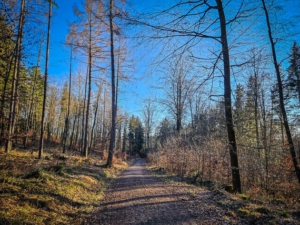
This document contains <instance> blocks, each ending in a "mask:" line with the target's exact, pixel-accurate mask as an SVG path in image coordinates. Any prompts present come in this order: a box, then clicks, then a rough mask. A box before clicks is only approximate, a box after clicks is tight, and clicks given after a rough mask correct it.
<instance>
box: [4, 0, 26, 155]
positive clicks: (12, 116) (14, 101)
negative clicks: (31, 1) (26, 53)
mask: <svg viewBox="0 0 300 225" xmlns="http://www.w3.org/2000/svg"><path fill="white" fill-rule="evenodd" d="M25 5H26V0H22V3H21V12H20V18H19V26H18V36H17V43H16V49H15V62H14V74H13V80H12V90H11V100H10V109H9V112H10V113H9V124H8V138H7V141H6V143H5V152H6V153H9V152H10V150H11V148H12V138H13V135H14V131H15V123H16V114H17V105H18V87H19V79H20V64H21V55H22V41H23V25H24V20H25Z"/></svg>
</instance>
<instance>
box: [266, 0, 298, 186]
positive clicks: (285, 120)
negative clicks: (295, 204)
mask: <svg viewBox="0 0 300 225" xmlns="http://www.w3.org/2000/svg"><path fill="white" fill-rule="evenodd" d="M261 3H262V6H263V11H264V13H265V18H266V24H267V27H268V37H269V41H270V45H271V50H272V58H273V64H274V68H275V73H276V77H277V87H278V94H279V106H280V110H281V113H282V119H283V125H284V128H285V132H286V136H287V139H288V143H289V149H290V154H291V157H292V162H293V165H294V168H295V173H296V176H297V179H298V182H299V184H300V167H299V164H298V161H297V156H296V151H295V146H294V143H293V138H292V134H291V131H290V126H289V122H288V117H287V113H286V110H285V105H284V96H283V88H282V87H283V86H282V80H281V74H280V69H279V64H278V62H277V54H276V49H275V41H274V38H273V33H272V28H271V22H270V18H269V11H268V9H267V6H266V3H265V0H261Z"/></svg>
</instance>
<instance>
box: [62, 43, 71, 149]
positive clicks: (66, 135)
mask: <svg viewBox="0 0 300 225" xmlns="http://www.w3.org/2000/svg"><path fill="white" fill-rule="evenodd" d="M70 48H71V52H70V71H69V93H68V94H69V95H68V108H67V115H66V119H65V133H64V137H63V139H64V140H63V153H66V144H67V140H68V135H69V117H70V103H71V90H72V88H71V87H72V86H71V85H72V56H73V54H72V53H73V49H72V45H71V46H70Z"/></svg>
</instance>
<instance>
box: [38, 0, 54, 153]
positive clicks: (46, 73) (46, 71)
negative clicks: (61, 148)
mask: <svg viewBox="0 0 300 225" xmlns="http://www.w3.org/2000/svg"><path fill="white" fill-rule="evenodd" d="M51 17H52V1H49V17H48V32H47V46H46V65H45V77H44V99H43V109H42V122H41V137H40V147H39V156H38V158H39V159H41V158H42V157H43V151H44V129H45V125H44V123H45V111H46V97H47V79H48V63H49V49H50V31H51V30H50V28H51Z"/></svg>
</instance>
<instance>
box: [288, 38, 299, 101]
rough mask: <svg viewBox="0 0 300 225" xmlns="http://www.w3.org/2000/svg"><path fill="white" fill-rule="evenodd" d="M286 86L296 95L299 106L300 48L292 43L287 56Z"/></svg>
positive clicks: (295, 43)
mask: <svg viewBox="0 0 300 225" xmlns="http://www.w3.org/2000/svg"><path fill="white" fill-rule="evenodd" d="M289 63H290V66H289V67H288V69H287V72H288V86H289V87H290V89H291V90H292V92H293V94H294V95H296V96H297V97H296V98H298V101H299V104H300V46H299V45H298V44H297V42H294V44H293V47H292V49H291V53H290V56H289Z"/></svg>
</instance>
